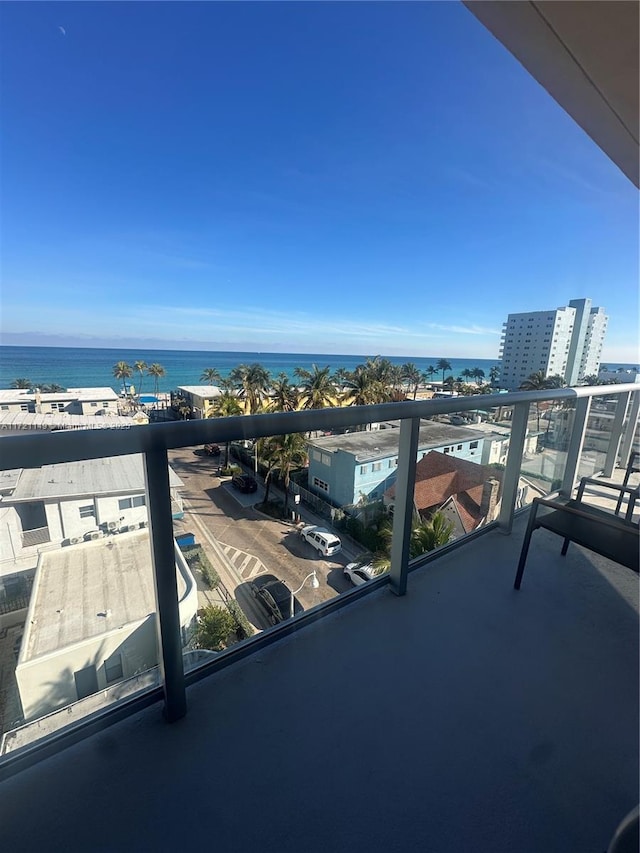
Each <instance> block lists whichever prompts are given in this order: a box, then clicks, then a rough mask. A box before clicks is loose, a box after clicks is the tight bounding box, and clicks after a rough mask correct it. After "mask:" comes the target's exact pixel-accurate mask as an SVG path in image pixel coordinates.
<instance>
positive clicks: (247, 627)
mask: <svg viewBox="0 0 640 853" xmlns="http://www.w3.org/2000/svg"><path fill="white" fill-rule="evenodd" d="M227 607H228V609H229V613H230V614H231V617H232V618H233V621H234V623H235V626H236V629H235V630H236V634H237V635H238V639H239V640H244V639H245V638H246V637H251V636H252V635H253V628H252V627H251V623H250V622H249V620H248V619H247V617H246V616H245V615H244V613H243V612H242V608H241V607H240V605H239V604H238V602H237V601H236V600H235V599H234V598H232V599H230V600H229V601H228V602H227Z"/></svg>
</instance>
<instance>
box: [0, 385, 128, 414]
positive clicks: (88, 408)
mask: <svg viewBox="0 0 640 853" xmlns="http://www.w3.org/2000/svg"><path fill="white" fill-rule="evenodd" d="M118 402H119V398H118V395H117V394H116V392H115V391H114V390H113V388H68V389H67V390H66V391H56V392H44V393H43V392H41V391H40V390H39V389H37V388H36V389H30V388H18V389H12V390H8V391H7V390H0V414H2V413H3V412H11V413H18V412H32V413H34V414H39V415H44V414H48V413H50V412H55V413H57V412H67V413H68V414H70V415H98V414H100V415H104V414H109V413H113V414H118Z"/></svg>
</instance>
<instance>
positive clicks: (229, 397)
mask: <svg viewBox="0 0 640 853" xmlns="http://www.w3.org/2000/svg"><path fill="white" fill-rule="evenodd" d="M241 414H242V406H241V405H240V403H239V401H238V398H237V397H236V395H235V394H234V393H233V392H232V391H223V392H222V394H220V396H218V397H216V398H215V400H214V401H213V404H212V406H211V408H210V409H209V412H208V414H207V417H209V418H211V417H213V418H231V417H233V416H234V415H241ZM224 467H225V468H228V467H229V442H228V441H227V442H226V444H225V446H224Z"/></svg>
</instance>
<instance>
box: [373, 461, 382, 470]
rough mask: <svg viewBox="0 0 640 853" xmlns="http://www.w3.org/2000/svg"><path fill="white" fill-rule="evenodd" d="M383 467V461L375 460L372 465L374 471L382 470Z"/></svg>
mask: <svg viewBox="0 0 640 853" xmlns="http://www.w3.org/2000/svg"><path fill="white" fill-rule="evenodd" d="M381 468H382V462H374V463H373V464H372V466H371V470H372V471H380V470H381Z"/></svg>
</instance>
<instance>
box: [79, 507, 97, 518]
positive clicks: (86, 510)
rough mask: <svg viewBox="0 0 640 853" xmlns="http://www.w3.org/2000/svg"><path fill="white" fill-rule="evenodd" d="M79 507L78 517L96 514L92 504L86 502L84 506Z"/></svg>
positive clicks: (89, 516)
mask: <svg viewBox="0 0 640 853" xmlns="http://www.w3.org/2000/svg"><path fill="white" fill-rule="evenodd" d="M79 509H80V518H91V516H92V515H95V514H96V511H95V507H94V506H93V504H87V505H86V506H81V507H79Z"/></svg>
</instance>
